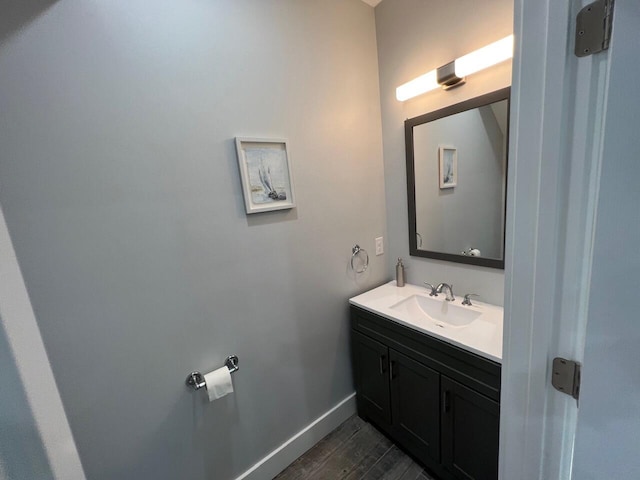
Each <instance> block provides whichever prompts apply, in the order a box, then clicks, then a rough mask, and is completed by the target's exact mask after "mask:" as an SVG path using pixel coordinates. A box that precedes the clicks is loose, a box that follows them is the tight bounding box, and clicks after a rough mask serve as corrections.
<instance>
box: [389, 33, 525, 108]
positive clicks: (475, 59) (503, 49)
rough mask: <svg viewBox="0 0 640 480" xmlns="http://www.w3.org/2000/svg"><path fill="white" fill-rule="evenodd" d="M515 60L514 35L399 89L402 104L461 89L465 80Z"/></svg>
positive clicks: (432, 71)
mask: <svg viewBox="0 0 640 480" xmlns="http://www.w3.org/2000/svg"><path fill="white" fill-rule="evenodd" d="M512 57H513V35H509V36H508V37H505V38H503V39H501V40H498V41H497V42H493V43H491V44H489V45H487V46H485V47H482V48H480V49H478V50H476V51H474V52H471V53H468V54H466V55H464V56H462V57H460V58H458V59H456V60H454V61H453V62H449V63H447V64H446V65H443V66H441V67H438V68H436V69H435V70H431V71H430V72H428V73H425V74H424V75H421V76H419V77H418V78H415V79H413V80H411V81H410V82H407V83H405V84H404V85H400V86H399V87H398V88H396V98H397V99H398V101H400V102H404V101H405V100H409V99H410V98H413V97H417V96H418V95H422V94H423V93H427V92H429V91H431V90H435V89H436V88H438V87H442V88H444V89H445V90H447V89H449V88H452V87H457V86H460V85H462V84H463V83H464V82H465V77H466V76H467V75H471V74H473V73H476V72H479V71H480V70H484V69H485V68H489V67H491V66H493V65H497V64H498V63H501V62H504V61H505V60H509V59H510V58H512Z"/></svg>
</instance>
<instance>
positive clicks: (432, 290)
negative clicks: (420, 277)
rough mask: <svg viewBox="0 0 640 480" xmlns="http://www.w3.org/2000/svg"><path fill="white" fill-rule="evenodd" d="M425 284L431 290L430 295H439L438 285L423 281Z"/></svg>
mask: <svg viewBox="0 0 640 480" xmlns="http://www.w3.org/2000/svg"><path fill="white" fill-rule="evenodd" d="M423 283H424V284H425V286H426V287H428V288H427V290H429V296H430V297H437V296H438V292H437V291H436V287H434V286H433V285H431V284H430V283H428V282H423Z"/></svg>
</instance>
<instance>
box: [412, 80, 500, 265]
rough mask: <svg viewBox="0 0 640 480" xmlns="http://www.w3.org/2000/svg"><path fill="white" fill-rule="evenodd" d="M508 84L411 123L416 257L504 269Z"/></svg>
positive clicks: (414, 247) (413, 232)
mask: <svg viewBox="0 0 640 480" xmlns="http://www.w3.org/2000/svg"><path fill="white" fill-rule="evenodd" d="M508 117H509V89H503V90H500V91H497V92H493V93H491V94H488V95H483V96H482V97H477V98H474V99H472V100H468V101H466V102H463V103H460V104H457V105H454V106H451V107H447V108H445V109H442V110H438V111H436V112H432V113H429V114H426V115H422V116H420V117H416V118H413V119H409V120H407V121H406V123H405V133H406V135H407V181H408V192H409V217H410V218H409V229H410V237H409V239H410V247H411V248H410V250H411V254H412V255H418V256H424V257H430V258H438V259H441V260H450V261H456V262H461V263H469V264H476V265H484V266H489V267H496V268H504V214H505V200H506V172H507V150H508V125H509V118H508Z"/></svg>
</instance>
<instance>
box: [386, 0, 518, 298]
mask: <svg viewBox="0 0 640 480" xmlns="http://www.w3.org/2000/svg"><path fill="white" fill-rule="evenodd" d="M375 12H376V35H377V42H378V63H379V71H380V101H381V110H382V132H383V143H384V172H385V192H386V208H387V229H388V232H389V235H388V236H389V241H388V250H387V251H388V253H389V255H388V256H387V259H388V261H389V266H388V268H389V269H391V268H392V264H393V263H394V260H395V258H396V257H398V256H401V257H404V258H405V261H406V263H407V265H408V267H409V269H408V270H407V281H409V282H411V283H415V284H422V282H423V281H429V282H431V283H434V282H448V283H453V284H454V286H455V287H456V288H455V289H456V291H457V292H459V293H465V292H471V291H473V292H475V293H479V294H481V300H483V301H488V302H490V303H494V304H498V305H502V304H503V301H504V300H503V296H504V273H503V271H502V270H495V269H489V268H482V267H472V266H465V265H460V264H454V263H449V262H442V261H438V260H429V259H423V258H418V257H409V238H408V236H409V227H408V223H407V189H406V168H405V147H404V120H405V119H407V118H412V117H415V116H417V115H421V114H423V113H427V112H431V111H433V110H437V109H439V108H442V107H445V106H448V105H452V104H454V103H458V102H461V101H463V100H466V99H469V98H472V97H476V96H478V95H481V94H483V93H488V92H491V91H494V90H498V89H500V88H504V87H506V86H509V85H510V84H511V67H510V64H509V62H506V63H504V64H501V65H498V66H495V67H493V68H491V69H488V70H485V71H484V72H480V73H477V74H474V75H472V76H470V77H469V78H468V79H467V83H466V84H465V85H463V86H461V87H458V88H455V89H452V90H449V91H444V90H435V91H432V92H429V93H427V94H425V95H422V96H420V97H417V98H415V99H412V100H409V101H407V102H398V101H397V100H396V98H395V89H396V87H397V86H399V85H401V84H403V83H405V82H407V81H409V80H412V79H413V78H415V77H417V76H419V75H421V74H423V73H426V72H428V71H429V70H432V69H433V68H436V67H438V66H440V65H444V64H446V63H448V62H450V61H452V60H454V59H455V58H456V57H460V56H462V55H464V54H466V53H469V52H471V51H473V50H476V49H478V48H480V47H482V46H484V45H486V44H488V43H491V42H493V41H495V40H499V39H500V38H503V37H505V36H507V35H509V34H511V33H512V32H513V1H512V0H496V1H492V2H482V5H481V6H480V5H478V2H471V1H469V0H433V1H429V2H425V1H423V0H392V1H389V0H387V1H383V2H382V3H380V4H379V5H378V6H377V7H376V9H375Z"/></svg>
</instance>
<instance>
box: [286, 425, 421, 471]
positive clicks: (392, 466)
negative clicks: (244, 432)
mask: <svg viewBox="0 0 640 480" xmlns="http://www.w3.org/2000/svg"><path fill="white" fill-rule="evenodd" d="M302 479H304V480H433V478H432V477H430V476H429V475H428V474H427V473H426V472H425V471H424V470H423V468H422V467H420V465H418V464H417V463H416V462H414V461H413V460H412V459H411V457H409V456H407V455H406V454H405V453H404V452H403V451H402V450H400V449H399V448H398V447H396V446H395V445H394V444H393V443H392V442H391V441H390V440H389V439H388V438H387V437H385V436H384V435H382V434H381V433H380V432H379V431H378V430H376V429H375V427H373V426H372V425H370V424H368V423H366V422H365V421H363V420H362V419H361V418H360V417H358V416H357V415H354V416H353V417H351V418H350V419H349V420H347V421H346V422H344V423H343V424H342V425H340V426H339V427H338V428H337V429H335V430H334V431H333V432H331V433H330V434H329V435H327V436H326V437H325V438H323V439H322V440H320V441H319V442H318V443H317V444H316V445H315V446H314V447H312V448H311V449H310V450H309V451H308V452H306V453H305V454H304V455H302V456H301V457H300V458H298V459H297V460H296V461H295V462H293V463H292V464H291V465H289V466H288V467H287V468H286V469H285V470H284V471H283V472H281V473H280V474H279V475H278V476H277V477H275V479H274V480H302Z"/></svg>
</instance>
